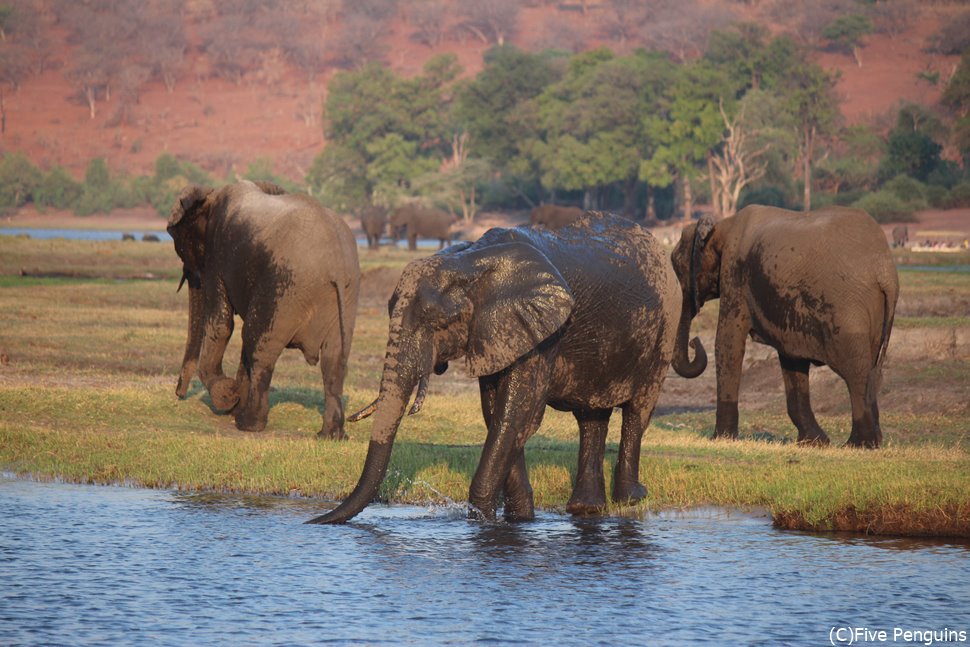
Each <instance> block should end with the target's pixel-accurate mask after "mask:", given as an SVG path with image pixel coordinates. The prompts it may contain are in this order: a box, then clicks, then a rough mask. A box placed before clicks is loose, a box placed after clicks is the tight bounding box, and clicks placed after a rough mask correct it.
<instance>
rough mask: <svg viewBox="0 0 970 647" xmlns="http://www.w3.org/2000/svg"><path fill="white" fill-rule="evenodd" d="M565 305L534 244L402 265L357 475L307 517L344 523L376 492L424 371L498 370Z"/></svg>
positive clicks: (568, 302)
mask: <svg viewBox="0 0 970 647" xmlns="http://www.w3.org/2000/svg"><path fill="white" fill-rule="evenodd" d="M572 308H573V297H572V295H571V293H570V291H569V288H568V286H567V285H566V282H565V281H564V279H563V278H562V276H561V275H560V274H559V272H558V271H557V270H556V269H555V267H553V265H552V264H551V263H550V262H549V260H548V259H547V258H546V257H545V256H544V255H543V254H542V253H541V252H540V251H538V250H537V249H535V248H534V247H532V246H531V245H527V244H523V243H519V242H505V243H501V244H496V245H486V246H479V245H477V244H476V245H475V246H471V245H469V244H467V243H466V244H463V245H456V246H453V247H450V248H448V249H447V250H445V251H443V252H439V253H438V254H435V255H434V256H431V257H428V258H425V259H421V260H417V261H414V262H412V263H411V264H409V265H408V266H407V267H406V268H405V270H404V272H403V274H402V275H401V279H400V280H399V282H398V284H397V288H396V289H395V291H394V294H393V295H392V296H391V299H390V302H389V303H388V309H389V311H390V326H389V332H388V338H387V351H386V355H385V360H384V370H383V374H382V376H381V384H380V394H379V395H378V398H377V400H376V401H375V402H374V404H372V405H371V406H369V407H367V408H366V409H365V412H367V413H369V412H370V411H375V412H376V413H375V414H374V423H373V425H374V426H373V430H372V433H371V440H370V445H369V447H368V449H367V459H366V461H365V464H364V470H363V473H362V475H361V477H360V480H359V482H358V483H357V486H356V487H355V488H354V491H353V492H352V493H351V494H350V496H349V497H348V498H347V499H345V500H344V501H343V502H342V503H341V504H340V505H339V506H338V507H337V508H336V509H335V510H333V511H332V512H330V513H328V514H326V515H323V516H321V517H317V518H316V519H313V520H311V521H310V523H342V522H344V521H347V520H348V519H350V518H352V517H353V516H355V515H356V514H357V513H359V512H360V511H361V510H362V509H363V508H364V507H365V506H366V505H367V504H368V503H369V502H370V501H371V500H372V499H373V498H374V496H375V495H376V494H377V490H378V488H379V486H380V484H381V481H382V480H383V479H384V475H385V473H386V471H387V466H388V462H389V461H390V456H391V448H392V445H393V442H394V437H395V434H396V433H397V429H398V426H399V425H400V422H401V419H402V418H403V416H404V412H405V408H406V407H407V404H408V401H409V400H410V397H411V394H412V392H413V391H414V389H415V387H416V386H418V385H419V383H420V385H421V386H420V388H419V393H418V398H419V399H421V398H423V391H424V385H425V384H426V380H427V378H428V376H429V375H430V373H431V371H434V372H435V373H437V374H441V373H443V372H444V371H445V370H447V367H448V362H449V361H450V360H453V359H458V358H460V357H464V358H465V363H466V366H467V369H468V372H469V373H470V374H472V375H474V376H485V375H492V374H494V373H498V372H499V371H501V370H503V369H504V368H506V367H508V366H509V365H511V364H512V363H514V362H515V361H516V360H517V359H519V358H520V357H522V356H523V355H526V354H527V353H529V352H530V351H531V350H532V349H534V348H535V347H536V346H538V345H539V344H540V343H541V342H543V341H544V340H546V339H547V338H549V337H550V336H551V335H552V334H553V333H555V332H556V331H557V330H558V329H559V328H560V327H561V326H562V325H563V324H564V323H565V322H566V320H567V319H568V318H569V316H570V313H571V312H572ZM416 406H419V403H416ZM359 417H360V416H358V418H357V419H359Z"/></svg>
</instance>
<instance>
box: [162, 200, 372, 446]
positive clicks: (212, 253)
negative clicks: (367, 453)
mask: <svg viewBox="0 0 970 647" xmlns="http://www.w3.org/2000/svg"><path fill="white" fill-rule="evenodd" d="M283 193H284V192H283V190H282V189H281V188H279V187H277V186H275V185H272V184H269V183H263V182H260V183H258V185H257V184H254V183H252V182H247V181H243V182H239V183H237V184H230V185H227V186H225V187H223V188H221V189H212V188H208V187H199V186H189V187H186V188H185V189H184V190H183V191H182V193H181V194H180V195H179V198H178V200H177V201H176V203H175V206H174V208H173V209H172V216H171V218H170V219H169V223H168V232H169V234H171V236H172V238H173V239H174V242H175V251H176V252H177V253H178V255H179V257H180V258H181V259H182V263H183V272H184V274H183V280H184V281H188V284H189V329H188V338H187V341H186V345H185V356H184V358H183V360H182V370H181V372H180V374H179V380H178V386H177V387H176V390H175V392H176V394H177V395H178V396H179V397H180V398H181V397H185V394H186V391H187V389H188V385H189V382H190V381H191V379H192V377H193V376H194V375H195V373H196V368H198V374H199V378H200V379H201V380H202V383H203V384H204V385H205V387H206V389H208V391H209V394H210V395H211V397H212V403H213V405H214V407H215V408H216V409H217V410H222V411H230V412H231V413H232V414H233V415H234V416H235V419H236V426H237V427H238V428H239V429H243V430H245V431H260V430H262V429H264V428H265V427H266V418H267V415H268V412H269V385H270V380H271V379H272V376H273V368H274V366H275V364H276V359H277V358H278V357H279V355H280V353H281V352H282V351H283V349H284V348H297V349H299V350H300V351H302V352H303V356H304V357H305V359H306V361H307V363H309V364H311V365H313V364H316V363H317V362H318V361H319V362H320V368H321V371H322V373H323V390H324V396H325V398H326V401H325V410H324V414H323V426H322V427H321V429H320V434H319V435H320V436H323V437H326V438H335V439H337V438H346V434H345V433H344V429H343V425H344V411H343V400H342V395H343V382H344V376H345V375H346V371H347V357H348V355H349V354H350V344H351V339H352V337H353V331H354V321H355V319H356V316H357V296H358V291H359V285H360V266H359V265H358V262H357V243H356V240H355V239H354V235H353V233H352V232H351V231H350V228H349V227H348V226H347V225H346V223H344V221H343V220H342V219H340V218H339V217H338V216H337V215H336V214H334V213H333V212H331V211H329V210H327V209H324V208H323V207H322V206H320V204H319V203H318V202H316V201H315V200H314V199H312V198H310V197H309V196H306V195H299V194H293V195H284V194H283ZM180 287H181V285H180ZM233 315H239V316H240V317H241V318H242V321H243V330H242V336H243V339H242V355H241V357H240V361H239V370H238V372H237V373H236V378H235V379H231V378H228V377H226V376H225V374H224V373H223V370H222V358H223V355H224V354H225V351H226V345H227V344H228V343H229V337H230V336H231V335H232V331H233Z"/></svg>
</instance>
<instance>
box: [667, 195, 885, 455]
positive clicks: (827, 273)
mask: <svg viewBox="0 0 970 647" xmlns="http://www.w3.org/2000/svg"><path fill="white" fill-rule="evenodd" d="M672 260H673V264H674V269H675V270H676V271H677V276H678V278H679V279H680V283H681V286H682V288H683V295H684V299H683V312H682V313H681V319H680V324H679V326H678V333H677V344H676V352H675V356H674V363H673V366H674V370H676V371H677V373H678V374H680V375H681V376H683V377H697V376H698V375H700V374H701V373H702V372H703V371H704V369H705V368H706V366H707V355H706V353H705V352H704V348H703V346H702V345H701V344H700V340H699V339H697V338H694V339H693V340H691V342H690V345H691V346H692V347H693V348H694V349H695V353H696V354H695V357H694V359H693V360H692V361H691V360H689V359H688V348H687V347H688V342H687V339H688V337H689V335H690V324H691V320H692V319H693V318H694V317H695V316H696V315H697V313H698V311H700V309H701V306H703V305H704V303H705V302H707V301H710V300H713V299H718V298H719V299H720V313H719V315H718V322H717V336H716V341H715V345H716V348H715V358H716V367H717V417H716V425H715V432H714V435H715V436H716V437H717V436H727V437H731V438H734V437H737V435H738V390H739V385H740V382H741V363H742V360H743V358H744V346H745V338H746V337H748V336H749V335H750V336H751V338H752V339H754V340H755V341H758V342H761V343H763V344H767V345H769V346H771V347H773V348H775V349H776V350H777V351H778V359H779V361H780V362H781V370H782V379H783V381H784V384H785V396H786V399H787V403H788V415H789V417H790V418H791V420H792V422H793V423H794V424H795V427H797V429H798V442H800V443H812V444H822V445H824V444H828V442H829V439H828V436H827V435H826V434H825V432H824V431H822V429H821V427H819V424H818V422H817V421H816V420H815V415H814V414H813V413H812V407H811V401H810V399H809V382H808V371H809V368H810V365H811V364H815V365H816V366H821V365H826V364H827V365H828V366H830V367H831V368H832V370H833V371H835V373H836V374H838V375H839V376H840V377H841V378H842V379H843V380H845V382H846V385H847V386H848V388H849V397H850V400H851V403H852V433H851V434H850V436H849V441H848V444H849V445H853V446H864V447H878V446H879V443H880V442H881V440H882V431H881V429H880V427H879V407H878V404H877V400H876V398H877V394H878V391H879V386H880V381H881V367H882V363H883V360H884V358H885V355H886V347H887V346H888V344H889V334H890V331H891V330H892V325H893V317H894V314H895V311H896V299H897V297H898V296H899V278H898V276H897V274H896V266H895V264H894V263H893V259H892V256H891V254H890V252H889V245H888V243H887V241H886V237H885V235H884V234H883V232H882V230H881V229H880V228H879V225H877V224H876V222H875V221H874V220H873V219H872V218H871V217H869V215H868V214H867V213H866V212H864V211H861V210H859V209H847V208H838V207H836V208H830V209H822V210H819V211H813V212H810V213H799V212H793V211H786V210H784V209H777V208H774V207H764V206H749V207H746V208H744V209H742V210H741V211H739V212H738V213H737V214H735V215H734V216H731V217H729V218H725V219H724V220H721V221H720V222H717V223H715V222H714V221H713V220H711V219H710V218H703V219H701V220H700V221H699V222H697V223H694V224H691V225H689V226H687V227H685V228H684V230H683V232H682V234H681V239H680V242H678V243H677V246H676V247H675V248H674V251H673V254H672Z"/></svg>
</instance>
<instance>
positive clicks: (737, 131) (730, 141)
mask: <svg viewBox="0 0 970 647" xmlns="http://www.w3.org/2000/svg"><path fill="white" fill-rule="evenodd" d="M718 112H719V113H720V116H721V120H722V122H723V123H724V137H723V139H722V141H721V146H720V147H719V148H718V150H717V152H716V153H714V154H713V155H711V156H710V158H709V161H710V173H711V177H712V178H713V184H714V188H715V191H714V211H715V214H716V215H717V216H718V217H721V218H726V217H728V216H730V215H733V214H734V212H735V211H737V208H738V200H740V198H741V192H742V191H743V190H744V188H745V187H747V186H748V185H750V184H752V183H754V182H755V181H757V180H759V179H761V178H762V177H764V175H765V172H766V171H767V169H768V165H767V163H766V162H765V161H764V159H763V158H764V155H765V153H766V152H767V151H768V146H767V145H765V144H760V145H759V143H757V142H756V139H757V137H756V136H757V134H758V133H757V132H753V131H751V130H749V129H748V127H747V124H746V123H745V115H744V105H743V104H742V106H741V109H740V110H739V111H738V112H737V114H736V115H734V116H729V115H728V113H727V112H726V111H725V110H724V104H723V102H721V103H720V104H718Z"/></svg>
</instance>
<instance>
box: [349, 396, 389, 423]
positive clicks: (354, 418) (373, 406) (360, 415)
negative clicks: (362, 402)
mask: <svg viewBox="0 0 970 647" xmlns="http://www.w3.org/2000/svg"><path fill="white" fill-rule="evenodd" d="M380 399H381V397H380V396H377V397H376V398H375V399H374V401H373V402H371V403H370V404H368V405H367V406H366V407H364V408H363V409H361V410H360V411H358V412H357V413H355V414H353V415H351V416H348V417H347V422H360V421H361V420H363V419H364V418H366V417H368V416H370V415H371V414H372V413H374V412H375V411H377V401H378V400H380Z"/></svg>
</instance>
